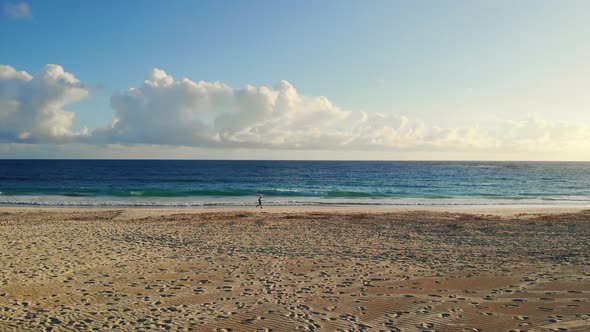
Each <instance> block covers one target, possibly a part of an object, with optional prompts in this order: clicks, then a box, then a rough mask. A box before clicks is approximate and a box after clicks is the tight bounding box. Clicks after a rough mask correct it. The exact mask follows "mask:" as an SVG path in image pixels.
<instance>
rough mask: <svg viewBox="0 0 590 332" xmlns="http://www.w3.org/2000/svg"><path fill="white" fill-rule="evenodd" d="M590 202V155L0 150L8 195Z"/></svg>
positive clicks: (85, 201) (134, 200) (39, 201)
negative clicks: (456, 158)
mask: <svg viewBox="0 0 590 332" xmlns="http://www.w3.org/2000/svg"><path fill="white" fill-rule="evenodd" d="M258 195H262V196H263V202H264V204H265V205H279V206H290V205H331V204H334V205H375V206H377V205H379V206H397V205H402V206H403V205H584V206H588V205H590V163H574V162H572V163H569V162H447V161H212V160H207V161H205V160H0V204H3V205H13V204H19V205H20V204H22V205H55V206H248V205H254V204H255V203H256V200H257V197H258Z"/></svg>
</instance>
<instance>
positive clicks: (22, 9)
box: [4, 2, 33, 19]
mask: <svg viewBox="0 0 590 332" xmlns="http://www.w3.org/2000/svg"><path fill="white" fill-rule="evenodd" d="M4 14H5V15H6V16H8V17H12V18H14V19H32V18H33V13H32V12H31V7H30V6H29V5H28V4H27V3H25V2H20V3H7V4H5V5H4Z"/></svg>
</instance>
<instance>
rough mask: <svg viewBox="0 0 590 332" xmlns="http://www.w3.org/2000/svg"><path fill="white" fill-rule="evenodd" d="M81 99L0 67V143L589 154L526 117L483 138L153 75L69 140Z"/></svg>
mask: <svg viewBox="0 0 590 332" xmlns="http://www.w3.org/2000/svg"><path fill="white" fill-rule="evenodd" d="M87 95H88V90H87V89H86V88H85V87H84V85H82V84H81V82H80V81H79V80H77V79H76V78H75V77H74V75H73V74H71V73H68V72H66V71H64V69H63V68H62V67H60V66H58V65H47V66H46V67H44V68H43V69H42V70H41V71H40V72H39V73H37V74H35V75H34V76H32V75H30V74H28V73H26V72H23V71H17V70H16V69H14V68H12V67H10V66H0V141H2V142H6V143H15V142H16V143H59V144H72V143H82V144H100V145H102V146H103V147H105V146H138V145H141V146H144V147H145V146H152V147H153V146H156V145H157V146H160V147H162V146H175V147H179V146H181V147H190V148H199V149H202V148H205V149H208V148H213V149H216V150H215V151H220V150H222V149H232V151H237V150H236V149H241V150H242V151H244V150H248V149H251V150H252V149H258V150H259V151H260V149H264V150H267V151H268V150H269V149H270V150H276V151H284V150H299V151H300V152H302V151H318V150H321V151H332V152H334V151H363V152H369V151H372V152H376V151H385V152H387V151H390V152H394V151H395V152H406V153H408V152H411V153H414V152H420V153H442V152H444V153H474V154H478V153H479V154H481V153H487V154H488V155H494V156H499V155H501V154H502V153H511V154H512V155H514V156H517V157H518V156H522V157H523V158H524V156H526V154H527V153H529V154H530V153H533V154H535V153H536V154H537V155H542V154H548V153H561V152H564V151H565V152H567V153H568V155H567V156H568V158H570V159H571V158H573V157H571V156H574V157H575V156H576V155H577V154H579V151H590V124H583V123H569V122H561V121H547V120H542V119H537V118H535V117H528V118H525V119H521V120H517V121H505V122H503V123H498V125H499V127H498V126H496V127H493V126H488V127H487V129H482V128H480V127H478V126H472V127H438V126H433V125H430V124H428V123H425V122H422V121H420V120H417V119H412V118H409V117H406V116H401V115H394V114H382V113H375V112H354V111H350V110H345V109H342V108H340V107H338V106H337V105H336V104H334V103H333V102H332V101H330V100H329V99H328V98H326V97H322V96H307V95H304V94H301V93H299V92H298V91H297V89H296V88H295V87H294V86H293V85H292V84H290V83H289V82H287V81H280V82H278V83H277V84H276V85H274V86H272V87H267V86H260V87H256V86H251V85H247V86H245V87H242V88H234V87H231V86H228V85H226V84H223V83H220V82H204V81H198V82H196V81H192V80H190V79H188V78H181V79H176V78H174V77H172V76H171V75H169V74H168V73H166V72H165V71H163V70H160V69H153V70H152V71H151V72H150V73H149V75H148V76H147V77H146V79H145V80H144V81H143V82H142V83H141V84H140V85H139V86H138V87H134V88H130V89H127V90H125V91H122V92H118V93H115V94H114V95H112V97H111V108H112V110H113V112H114V116H113V119H112V121H111V122H110V124H108V125H104V126H101V127H99V128H97V129H94V130H93V131H91V132H90V131H88V130H86V129H85V130H81V131H73V130H72V125H73V122H74V119H75V113H73V112H69V111H65V110H64V109H63V108H64V107H65V106H67V105H69V104H71V103H74V102H76V101H78V100H81V99H82V98H84V97H86V96H87ZM150 149H151V148H150ZM154 151H155V150H154ZM211 151H213V150H211ZM449 155H450V154H449ZM463 155H465V154H463ZM392 157H394V156H392ZM587 157H590V155H588V156H586V158H587ZM548 159H549V158H548Z"/></svg>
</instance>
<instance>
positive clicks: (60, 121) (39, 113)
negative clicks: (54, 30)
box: [0, 65, 88, 142]
mask: <svg viewBox="0 0 590 332" xmlns="http://www.w3.org/2000/svg"><path fill="white" fill-rule="evenodd" d="M87 95H88V90H87V89H86V88H84V86H83V85H82V84H81V83H80V81H79V80H78V79H76V77H74V75H72V74H70V73H68V72H66V71H64V69H63V68H62V67H61V66H58V65H47V66H45V67H44V68H43V69H42V70H41V71H40V72H39V73H37V74H35V75H34V76H31V75H30V74H29V73H27V72H24V71H17V70H16V69H14V68H13V67H11V66H4V65H0V141H5V142H39V141H54V140H63V139H66V138H72V137H75V136H81V135H85V134H87V131H80V132H73V131H72V130H71V128H72V123H73V121H74V118H75V113H73V112H67V111H64V110H63V107H64V106H65V105H68V104H71V103H74V102H76V101H78V100H80V99H82V98H84V97H86V96H87Z"/></svg>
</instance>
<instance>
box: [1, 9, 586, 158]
mask: <svg viewBox="0 0 590 332" xmlns="http://www.w3.org/2000/svg"><path fill="white" fill-rule="evenodd" d="M0 3H1V4H2V7H3V8H4V12H3V16H2V18H1V20H0V64H3V65H7V66H10V67H12V68H14V69H15V70H17V71H26V72H27V73H29V74H30V75H33V76H34V75H35V73H39V72H40V71H42V68H44V66H45V65H46V64H57V65H59V66H61V67H62V68H63V70H64V71H65V72H67V73H71V74H72V75H74V76H75V78H76V79H77V80H79V81H80V84H81V86H83V87H84V89H86V91H87V95H85V96H84V97H82V96H80V97H79V98H78V97H77V98H75V102H71V103H66V104H64V105H63V110H64V111H67V112H72V113H75V119H74V120H73V122H72V124H71V126H70V127H68V130H71V131H78V130H80V129H81V128H83V127H87V128H88V129H89V131H90V133H89V134H85V135H86V136H96V135H94V134H93V133H92V132H93V131H94V130H96V129H97V128H99V129H100V128H102V127H105V126H108V125H109V124H110V123H112V122H113V120H114V119H116V118H119V117H121V114H122V113H124V112H126V111H127V110H123V109H113V107H112V105H111V100H112V98H113V95H115V94H117V93H119V94H120V93H125V91H126V90H127V89H129V88H132V87H135V88H139V87H141V86H142V84H143V81H144V80H145V79H146V78H148V79H149V78H150V77H151V76H150V75H151V73H152V70H153V69H154V68H159V69H162V70H164V71H165V72H166V73H167V74H168V75H170V76H171V77H173V78H174V79H175V80H180V79H181V78H185V77H186V78H188V79H190V80H191V81H193V82H199V81H205V82H221V83H223V84H225V85H227V86H228V87H231V88H232V89H233V90H232V91H234V92H231V94H234V93H236V91H240V89H243V88H244V86H246V85H252V86H255V87H262V86H266V87H273V86H275V85H276V84H277V83H278V82H280V81H281V80H286V81H288V82H289V83H290V84H291V85H292V86H293V87H294V88H295V89H296V91H297V93H298V94H299V95H300V96H304V97H305V98H310V100H312V99H313V98H318V97H320V96H323V97H325V98H327V99H328V100H329V101H330V103H331V104H332V105H333V106H334V107H336V108H338V110H342V111H345V112H349V113H350V116H348V117H350V118H351V119H352V118H353V117H355V116H357V117H358V118H359V119H360V118H362V116H361V115H360V114H362V112H366V113H370V114H378V116H381V115H385V117H386V118H388V119H389V118H392V119H394V120H387V121H392V123H393V124H391V126H389V127H387V128H389V129H384V128H381V127H377V126H375V125H373V126H372V127H371V128H370V129H367V130H372V131H373V132H375V133H377V132H380V130H381V133H382V134H380V135H382V136H380V138H375V137H373V138H368V137H365V136H366V135H368V133H365V132H363V135H365V136H363V137H364V138H363V139H362V141H363V142H364V143H363V144H364V145H363V144H360V143H359V144H356V143H354V144H353V143H350V144H349V143H345V141H346V142H349V141H350V142H353V141H354V142H357V141H361V139H360V138H359V139H357V140H353V139H352V138H350V137H348V136H346V137H348V138H346V139H345V141H342V142H339V143H338V144H337V143H334V144H332V145H329V144H328V145H326V146H325V147H322V146H318V145H317V144H311V143H305V144H304V143H301V144H300V145H298V146H296V147H293V146H283V145H281V144H282V143H281V142H283V141H284V138H277V137H276V136H268V137H266V136H265V137H264V140H265V141H267V142H268V141H269V140H270V141H272V142H274V140H275V139H276V141H277V142H278V143H276V144H275V143H272V144H271V145H264V144H262V145H261V144H259V142H258V141H256V142H255V141H252V140H250V141H244V138H243V136H240V137H241V138H240V139H239V140H240V141H239V142H238V141H237V140H238V138H236V137H237V136H235V135H237V133H238V132H237V131H236V132H234V133H233V134H235V135H233V136H232V138H231V144H230V143H228V144H226V145H223V144H208V143H207V142H205V141H198V142H197V141H194V142H192V143H191V141H190V140H188V139H187V140H180V141H182V142H181V143H179V144H172V143H170V142H168V141H166V140H163V141H162V144H161V145H163V146H169V145H170V144H172V145H173V146H177V145H178V146H182V147H184V148H182V149H181V148H179V149H178V151H181V150H182V151H183V152H179V156H177V157H182V156H183V154H184V153H186V151H185V148H186V147H189V148H195V149H202V148H206V149H209V150H208V151H209V153H210V152H211V151H213V150H214V151H215V153H214V154H216V155H220V156H221V157H224V156H225V157H227V158H232V157H233V156H234V155H240V153H237V152H236V151H235V150H233V149H235V148H239V149H246V150H248V149H257V150H260V149H261V150H260V151H259V152H256V153H255V154H254V155H256V156H259V155H268V153H267V150H271V152H272V153H270V155H272V156H274V157H276V158H281V154H282V153H289V152H288V151H292V150H293V149H295V150H297V151H298V152H297V153H299V154H301V155H302V158H307V157H309V155H310V153H311V151H316V150H330V151H332V154H333V156H334V158H337V159H339V158H340V157H339V156H341V157H342V158H343V159H356V158H359V159H362V158H365V157H366V158H370V159H371V158H373V156H375V157H377V158H378V159H382V158H386V159H389V158H393V159H396V158H398V157H399V158H402V159H403V158H418V159H431V157H432V158H434V159H438V158H441V157H440V156H443V157H442V158H443V159H447V158H445V157H444V156H447V157H448V158H449V159H453V158H459V159H465V158H466V159H481V158H491V159H494V158H500V159H513V158H515V157H518V156H525V158H530V159H551V158H549V157H553V156H555V151H552V150H550V149H543V148H542V146H543V145H545V146H548V145H551V144H553V145H554V146H563V145H564V144H566V143H567V144H569V145H568V146H570V148H569V150H568V152H567V155H566V154H563V155H560V157H559V158H561V159H577V157H576V156H580V155H582V158H586V159H589V158H590V155H588V153H587V152H585V151H580V149H583V148H585V147H587V146H586V145H580V144H578V143H579V141H580V140H583V139H585V138H587V137H586V136H584V135H586V134H587V133H588V131H589V129H588V128H587V127H581V128H579V127H576V129H575V131H576V133H578V132H579V133H578V134H576V136H575V137H563V136H564V134H563V132H571V131H572V128H573V127H571V126H570V124H571V125H577V126H580V125H584V126H588V125H590V111H589V109H588V107H590V98H589V97H588V95H590V94H588V93H586V91H585V89H584V87H587V86H588V83H590V79H589V78H588V77H589V75H588V74H589V73H590V67H589V64H588V62H589V61H590V60H588V59H590V24H588V23H587V19H586V17H585V16H586V15H585V14H587V13H588V12H589V11H588V10H589V9H590V2H587V1H567V2H564V1H174V2H164V1H94V2H90V1H26V2H21V1H1V2H0ZM19 4H24V5H26V7H27V8H28V9H29V10H30V15H25V16H26V17H15V16H14V15H13V14H11V12H9V11H8V10H7V9H8V8H12V6H15V5H19ZM64 91H65V90H64ZM150 91H151V90H150ZM277 91H278V90H277ZM144 93H146V92H145V91H144ZM146 98H148V97H146ZM153 98H156V97H153V96H152V95H150V96H149V100H151V101H153V100H154V99H153ZM182 98H184V96H183V97H182ZM187 98H189V99H190V96H189V97H187ZM224 98H225V97H224ZM261 98H262V97H261ZM234 102H237V101H231V103H234ZM0 105H1V104H0ZM223 105H228V102H224V104H223ZM232 105H233V104H232ZM305 105H306V106H305V107H316V106H311V105H315V104H313V103H311V102H310V103H305ZM134 107H136V106H134ZM199 107H200V106H199ZM216 107H218V108H220V109H219V112H223V111H228V110H223V109H221V108H222V107H221V106H216ZM298 107H303V106H298ZM165 108H166V107H165V106H162V110H161V112H163V113H164V112H166V110H165ZM216 109H217V108H216ZM237 109H239V110H240V111H241V112H256V110H252V109H250V108H248V107H242V106H240V107H237ZM0 111H1V110H0ZM231 111H234V110H231ZM291 111H292V112H294V113H293V114H295V113H297V114H302V113H305V112H304V111H301V110H300V109H299V108H297V109H293V110H291ZM312 111H318V110H310V112H312ZM320 111H321V110H320ZM134 112H135V111H134ZM179 112H180V113H182V112H181V111H180V110H179ZM199 112H201V110H200V109H198V110H197V109H195V114H208V115H202V119H201V122H207V121H210V120H211V119H214V118H215V117H216V113H215V112H213V111H210V110H206V111H203V112H201V113H199ZM136 113H137V114H143V113H141V111H137V112H136ZM134 114H135V113H134ZM269 114H270V113H269ZM334 114H339V113H337V112H335V113H334ZM199 116H201V115H199ZM162 117H163V118H165V117H166V116H165V115H162ZM193 117H195V116H191V119H192V118H193ZM399 117H403V118H407V119H408V121H409V122H410V123H413V124H414V125H413V126H414V127H413V129H412V133H408V132H405V133H404V130H406V131H407V130H408V129H407V127H404V128H406V129H403V128H401V127H400V124H399V123H400V122H399V121H400V120H399ZM207 119H209V120H207ZM289 119H292V117H289ZM310 119H313V117H310ZM395 119H398V120H395ZM271 120H272V121H271ZM275 120H276V121H283V122H282V123H284V121H286V120H284V119H283V120H280V119H278V118H274V117H273V116H271V115H268V116H261V117H260V118H259V123H257V124H256V125H261V123H262V122H265V123H267V124H268V123H275V122H273V121H275ZM13 121H16V120H13ZM211 121H213V120H211ZM310 121H312V120H310ZM396 121H397V122H396ZM403 121H405V120H403ZM403 121H402V123H403ZM376 122H379V121H376ZM352 123H353V121H352V120H351V122H350V123H348V122H347V123H346V124H344V123H342V124H340V126H339V127H338V126H337V127H330V128H324V127H320V128H312V125H307V126H306V127H305V128H306V130H307V129H309V130H315V132H318V131H319V132H321V133H327V132H330V133H336V132H338V133H340V132H343V131H350V132H352V131H353V129H351V128H352V127H354V124H352ZM564 123H565V124H564ZM152 125H153V124H152ZM404 126H405V125H404ZM506 126H508V127H509V129H506ZM531 126H533V127H534V128H532V129H531V128H530V127H531ZM549 127H550V128H552V129H551V130H553V131H551V132H546V131H545V132H539V130H541V131H542V129H543V128H545V129H547V128H549ZM121 128H123V127H121ZM121 128H119V132H121V130H122V129H121ZM125 128H127V127H125ZM166 128H168V129H171V127H170V126H169V125H168V126H167V127H166ZM199 128H200V127H199ZM252 128H254V125H252V127H248V128H240V133H242V132H243V130H246V129H247V130H250V132H255V131H256V132H258V131H259V129H252ZM355 128H356V127H355ZM417 128H422V129H420V130H422V131H423V132H422V133H421V135H422V136H421V138H420V139H416V138H415V137H414V136H412V135H414V134H413V133H415V132H416V131H417V130H418V129H417ZM437 128H438V129H441V130H442V129H444V130H447V134H445V135H447V136H445V137H443V138H440V135H443V134H441V132H440V130H439V131H437V130H438V129H437ZM515 128H516V129H515ZM519 128H525V129H526V128H528V129H526V130H528V131H529V132H531V131H532V133H529V132H524V129H522V130H523V131H522V132H520V131H519V130H521V129H519ZM539 128H541V129H539ZM135 129H137V130H139V129H138V128H135ZM144 129H145V130H149V128H144ZM300 129H301V128H299V127H298V128H297V130H294V129H293V128H292V127H290V126H283V127H281V130H283V131H284V132H286V131H289V132H290V133H291V132H292V133H295V132H299V133H300V134H301V132H302V131H301V130H300ZM390 129H391V130H390ZM22 130H23V133H27V134H28V135H21V136H22V137H25V136H26V137H35V132H34V131H32V130H29V129H26V128H25V129H22ZM187 130H188V129H187ZM194 130H201V129H198V128H197V127H194ZM453 130H455V132H456V133H455V134H448V132H451V133H452V132H453ZM469 130H474V131H481V133H478V135H479V134H481V137H480V138H477V140H478V142H480V141H481V142H483V141H484V140H485V141H486V142H487V143H486V144H483V143H482V144H483V145H482V144H479V143H478V144H479V145H478V144H475V143H473V144H471V143H469V144H467V145H466V147H464V148H462V149H457V148H456V145H457V144H456V143H453V142H454V141H461V142H465V141H469V139H473V137H472V136H473V135H472V134H469V135H470V137H471V138H469V137H462V136H460V135H465V134H461V132H468V133H470V131H469ZM515 130H516V131H517V132H515ZM504 131H510V133H512V134H513V136H514V137H516V138H514V139H515V140H517V139H518V142H504V141H503V140H504V138H505V136H506V135H507V134H506V132H504ZM220 132H221V130H220ZM385 132H388V133H389V134H388V135H390V137H389V138H383V135H385V134H383V133H385ZM171 134H172V133H171ZM31 135H32V136H31ZM212 135H218V133H213V134H212ZM228 135H229V134H228ZM240 135H241V134H240ZM269 135H270V134H269ZM273 135H274V134H273ZM293 135H294V134H293ZM334 135H335V134H334ZM334 135H330V136H329V138H326V137H323V136H322V137H323V139H324V141H330V140H331V139H332V138H333V137H334ZM338 135H340V134H338ZM351 135H352V134H351ZM355 135H356V134H355ZM391 135H393V136H391ZM449 135H451V136H452V137H451V136H449ZM527 135H529V136H531V135H532V136H531V137H529V136H527ZM0 136H1V135H0ZM4 136H5V137H4V144H10V148H5V151H8V152H7V155H8V154H10V155H16V156H20V155H26V156H34V155H35V152H34V151H35V150H34V148H31V146H30V144H37V145H39V144H41V145H47V144H49V145H52V146H57V145H59V147H60V148H59V151H61V152H56V156H59V155H64V156H67V155H68V151H69V150H71V151H74V150H75V148H74V145H69V147H70V148H71V149H69V148H68V144H74V143H75V144H87V145H89V146H92V149H95V150H96V156H104V155H108V152H106V150H108V147H109V145H104V144H110V145H112V144H129V145H142V144H146V143H147V142H144V141H141V140H140V139H139V138H138V137H133V138H130V137H129V136H125V137H116V136H114V135H109V139H108V140H106V139H105V140H102V141H101V142H100V144H99V143H97V142H95V140H92V139H88V138H86V139H84V140H76V142H74V143H72V142H65V141H63V140H57V141H54V140H52V139H51V138H48V137H47V135H45V136H43V135H39V139H36V140H34V141H19V140H18V139H10V138H9V137H8V136H10V135H8V134H6V135H4ZM17 136H18V133H17ZM70 136H71V135H70ZM357 136H358V135H357ZM394 136H395V137H394ZM408 136H410V137H413V138H411V139H410V138H408ZM484 136H485V137H484ZM41 137H43V138H41ZM228 137H229V136H228ZM289 137H290V138H293V137H294V136H292V135H291V134H290V135H289ZM318 137H319V136H318ZM404 137H405V138H404ZM430 137H436V139H431V138H430ZM478 137H479V136H478ZM588 138H590V136H589V137H588ZM404 139H405V141H404ZM429 139H430V140H429ZM557 139H560V140H564V142H561V141H559V142H558V141H557ZM228 140H230V139H229V138H228ZM384 140H385V141H387V142H389V143H387V142H385V143H384ZM441 140H442V141H441ZM540 140H541V141H540ZM547 140H550V141H551V142H550V143H551V144H547ZM565 140H568V141H567V142H565ZM570 141H571V142H570ZM368 142H377V143H371V144H373V145H374V146H371V148H370V149H369V150H371V151H373V152H372V154H371V155H370V156H365V155H363V154H359V153H360V152H358V151H366V150H367V146H366V145H367V144H369V143H368ZM444 142H446V143H444ZM481 142H480V143H481ZM576 142H577V143H576ZM149 143H150V144H152V145H154V144H155V145H159V144H158V141H157V139H155V138H152V139H150V140H149ZM238 143H240V144H241V143H243V145H240V144H238ZM255 143H256V144H255ZM19 144H29V146H28V148H27V151H28V152H26V153H21V152H15V151H17V150H18V149H19V147H18V146H19ZM445 144H447V145H449V146H445ZM320 145H321V144H320ZM513 145H518V146H519V149H520V150H518V149H516V150H514V151H511V152H510V153H511V154H509V155H505V156H504V155H502V153H503V152H502V151H503V150H506V147H507V146H513ZM44 148H45V149H47V147H46V146H45V147H44ZM144 148H145V147H144ZM158 149H165V148H162V147H152V151H160V150H158ZM83 150H85V149H83ZM98 150H102V152H100V153H99V151H98ZM31 151H33V152H31ZM64 151H65V152H64ZM355 151H356V152H355ZM583 153H586V154H583ZM90 156H92V155H90ZM379 156H385V157H381V158H379ZM486 156H487V157H486Z"/></svg>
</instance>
